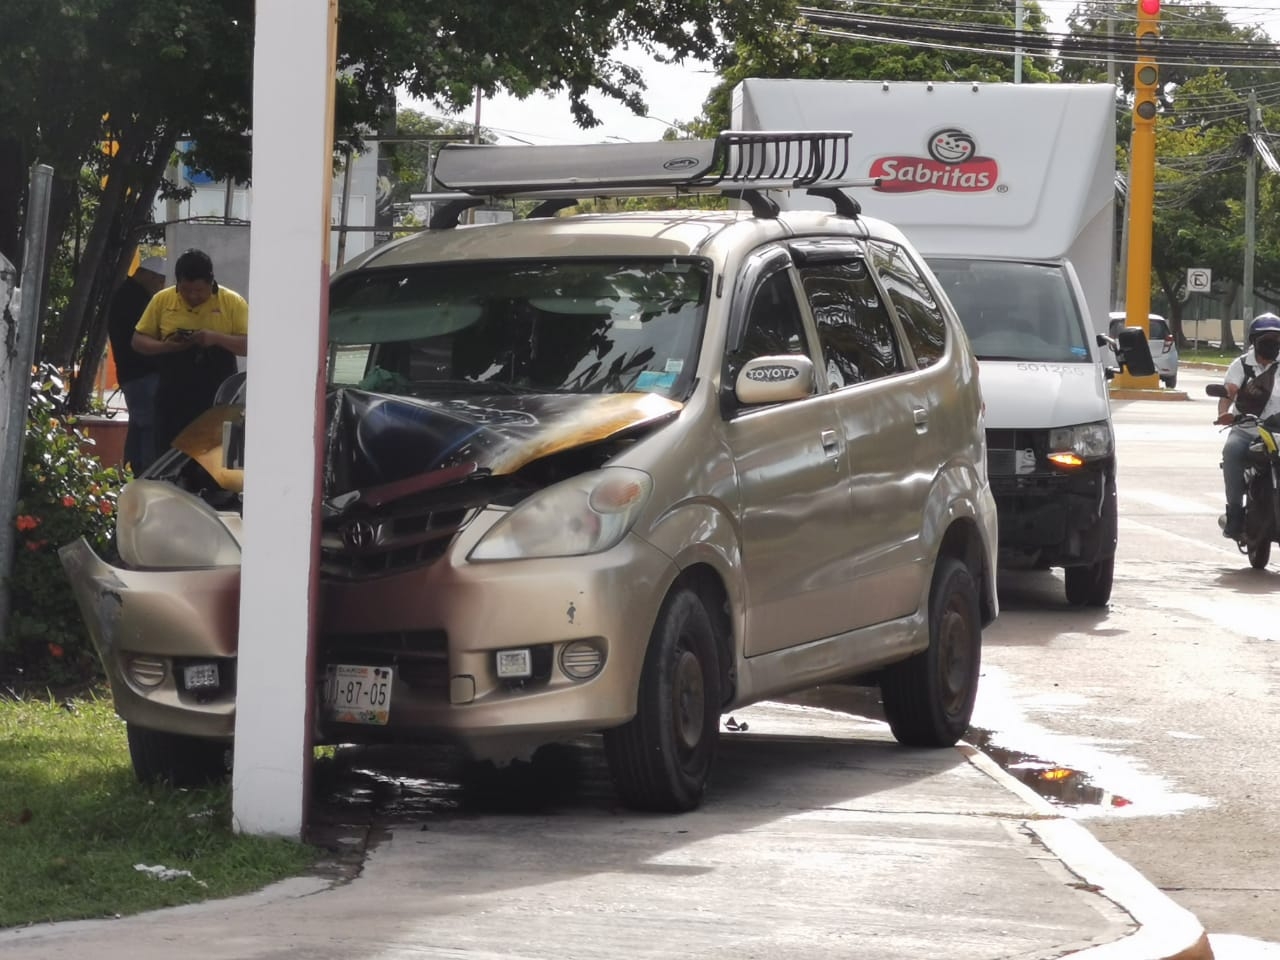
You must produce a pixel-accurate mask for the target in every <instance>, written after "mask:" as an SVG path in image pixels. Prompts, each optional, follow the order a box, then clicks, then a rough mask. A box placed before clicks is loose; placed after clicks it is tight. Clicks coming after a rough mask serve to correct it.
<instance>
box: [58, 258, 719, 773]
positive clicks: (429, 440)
mask: <svg viewBox="0 0 1280 960" xmlns="http://www.w3.org/2000/svg"><path fill="white" fill-rule="evenodd" d="M567 269H568V271H569V273H570V274H571V276H570V277H569V279H572V280H574V281H576V282H577V283H578V285H579V286H581V285H582V284H583V283H596V284H597V285H599V284H601V283H603V284H606V285H608V286H609V289H608V290H607V291H604V292H603V293H602V292H601V291H599V290H592V291H588V292H585V293H584V294H582V295H581V296H579V297H576V298H575V297H565V296H562V295H559V294H557V296H556V297H555V298H554V299H553V298H552V297H551V296H550V295H548V296H547V297H541V298H540V297H538V296H537V289H538V285H537V284H536V283H533V284H532V289H528V288H529V283H528V282H526V284H525V289H524V292H523V293H522V295H521V296H519V297H515V296H512V295H510V294H508V295H506V296H504V295H503V293H504V290H505V291H512V290H514V289H517V287H518V286H519V284H518V282H516V283H515V284H514V285H513V282H512V281H511V279H510V278H511V274H512V273H515V272H519V271H516V270H512V269H511V268H509V267H508V268H507V269H505V270H504V271H501V275H502V277H503V279H504V281H505V284H503V285H499V284H498V282H497V281H496V280H495V276H496V275H497V274H498V273H499V271H493V270H491V271H489V273H488V274H487V273H486V271H485V269H484V268H483V267H470V268H467V267H457V266H455V267H454V269H452V270H450V271H448V272H447V274H445V273H442V272H440V271H438V270H436V271H435V272H434V275H433V279H435V280H437V281H439V280H441V278H442V277H447V279H448V282H449V283H452V284H453V285H454V286H455V287H456V286H459V285H461V286H463V287H465V288H466V289H465V291H464V292H465V294H466V295H465V296H464V295H461V294H459V296H458V299H457V301H456V302H455V301H454V300H451V299H449V298H448V297H444V296H442V295H441V292H440V286H439V284H438V283H437V284H436V285H435V286H434V287H433V288H432V289H433V293H432V295H431V297H429V298H422V297H419V298H416V299H414V298H406V297H404V296H403V293H402V292H403V291H404V290H405V288H406V286H409V285H411V284H414V283H416V282H418V281H419V280H421V279H422V278H421V277H420V276H418V275H419V274H421V273H423V272H431V271H432V270H433V268H425V267H424V268H416V269H405V270H394V271H380V272H373V271H370V272H368V273H367V274H365V273H357V274H355V275H354V276H349V277H348V278H347V283H346V285H345V287H344V286H343V283H342V280H341V279H340V280H339V281H337V282H335V289H334V293H333V297H332V302H333V310H332V316H331V319H330V338H331V344H330V351H329V383H330V389H329V391H328V394H327V400H326V410H325V428H324V429H325V433H324V437H325V450H324V455H323V462H322V486H321V489H322V500H321V505H320V511H321V516H320V528H321V532H320V550H319V558H318V565H319V578H320V590H319V603H320V610H319V612H318V618H317V623H318V628H317V633H318V635H317V638H316V656H315V662H316V676H315V677H314V678H313V682H314V689H315V692H316V698H317V710H316V731H315V736H316V740H317V742H341V743H348V742H377V741H388V740H398V741H405V740H440V739H447V740H453V741H460V742H462V743H464V744H465V745H466V746H468V747H469V748H470V749H471V751H472V752H473V754H475V755H476V756H480V757H491V758H494V759H506V758H509V757H511V756H518V755H522V754H526V753H527V752H528V751H529V749H531V748H532V747H533V746H536V745H538V744H539V743H543V742H547V741H548V740H550V739H554V738H555V737H556V735H557V734H558V733H561V732H572V731H578V730H582V729H590V728H592V727H595V728H602V727H605V726H608V725H610V724H617V723H621V722H623V721H625V720H626V719H628V717H629V715H630V713H631V712H632V711H633V710H634V676H635V673H636V672H638V664H637V663H633V662H631V661H633V660H635V659H636V657H637V656H638V655H639V656H642V655H643V645H642V644H641V645H636V644H632V643H629V642H626V643H624V642H622V638H623V636H624V635H625V636H626V637H627V638H629V637H630V635H631V634H633V633H645V632H647V630H648V623H647V620H648V619H651V614H652V610H651V609H647V608H648V607H651V606H652V605H653V600H652V598H651V597H650V596H649V595H648V593H646V592H644V591H641V590H636V589H635V585H636V582H637V580H639V581H640V582H645V581H654V582H657V581H658V580H661V579H662V575H661V574H660V573H659V572H658V571H660V570H662V569H664V568H665V567H667V566H669V564H670V560H669V558H667V557H665V556H664V555H662V554H661V553H660V552H659V551H657V550H656V549H655V548H653V547H652V546H650V545H648V544H647V543H645V542H643V541H642V540H640V539H639V538H635V537H630V536H629V533H630V530H631V527H632V525H633V524H634V523H635V521H636V519H637V517H638V516H639V513H640V511H642V510H643V509H644V508H645V506H646V504H647V502H648V499H649V496H650V493H651V490H652V479H651V477H650V476H649V474H648V473H646V472H645V471H643V470H639V469H635V468H632V467H627V466H620V465H617V464H616V463H615V461H616V460H617V458H618V456H619V454H621V453H623V452H624V451H626V450H628V449H630V448H631V447H633V446H634V445H635V444H636V443H637V442H638V441H639V440H640V439H642V438H643V437H645V436H646V435H648V434H650V433H651V432H652V431H654V430H655V429H658V428H659V427H661V426H662V425H663V424H666V423H668V422H670V421H671V420H673V419H674V418H675V417H676V416H677V415H678V414H679V412H680V410H681V409H682V406H683V403H682V395H683V393H684V392H686V391H687V389H688V384H689V382H690V380H691V377H692V370H693V367H694V362H693V361H694V359H695V352H694V351H695V350H696V348H695V346H694V345H696V344H697V343H698V342H699V337H700V332H701V324H702V320H703V314H704V308H705V273H704V270H703V268H702V267H700V266H699V265H698V264H696V263H695V262H691V261H689V262H683V263H680V262H673V261H672V260H670V259H668V260H667V261H666V262H665V263H627V264H618V263H607V264H605V263H601V264H597V265H595V266H594V267H593V266H592V265H591V264H589V263H574V264H571V265H569V266H568V267H567ZM527 272H528V274H529V277H526V281H528V280H529V278H530V277H534V276H537V275H541V276H542V277H543V278H544V279H545V280H546V282H547V285H548V286H556V287H558V288H562V287H563V286H564V283H563V281H564V280H565V279H566V278H565V276H557V270H556V268H555V267H554V266H552V265H530V266H529V268H528V270H527ZM560 272H561V273H563V271H560ZM459 274H465V275H467V276H469V277H470V283H469V284H467V283H465V282H463V281H465V280H466V279H467V277H465V276H464V278H463V281H459V280H458V275H459ZM637 276H643V277H644V279H645V284H646V293H647V299H641V298H640V297H639V296H623V297H619V294H618V290H617V289H616V288H617V287H618V286H619V285H625V284H627V283H628V282H629V280H628V278H634V277H637ZM655 278H656V283H655ZM500 286H501V288H499V287H500ZM481 290H484V291H485V292H486V293H485V297H484V298H481V297H480V296H479V294H478V291H481ZM606 294H608V295H606ZM620 300H621V303H619V301H620ZM458 302H462V303H464V305H465V309H463V308H461V307H459V306H458ZM477 304H481V306H477ZM494 317H497V318H500V322H495V323H492V324H490V326H489V327H488V328H487V329H486V330H484V331H483V336H480V335H479V334H480V333H481V331H479V330H478V329H477V328H478V327H479V326H480V325H481V324H483V323H486V322H488V321H489V320H490V319H491V318H494ZM410 318H411V321H412V322H410ZM519 324H525V326H524V327H523V328H522V329H520V330H518V331H517V330H515V329H513V328H514V327H516V326H518V325H519ZM676 351H682V352H681V353H675V352H676ZM539 364H541V366H539ZM685 370H687V372H685V373H683V374H682V371H685ZM224 394H225V395H224V396H221V397H220V398H219V399H220V400H224V401H225V402H221V403H218V404H216V405H215V406H214V408H213V409H211V410H209V411H208V412H206V413H205V414H204V415H203V416H202V417H201V418H199V419H198V420H196V421H195V422H193V423H192V424H191V425H190V426H189V427H188V428H187V429H186V430H185V431H184V432H183V433H182V434H181V435H180V436H179V437H178V438H177V440H175V443H174V447H175V449H173V450H171V451H169V452H168V453H167V454H166V455H165V456H163V457H162V458H161V459H159V460H158V461H157V462H156V463H155V464H153V466H152V467H151V468H150V469H149V470H148V471H147V472H146V474H145V475H144V476H143V477H142V478H140V479H137V480H135V481H133V482H132V483H130V484H128V485H127V486H126V487H125V489H124V490H123V491H122V493H121V496H120V500H119V515H118V520H117V529H116V537H115V542H114V553H113V555H112V556H110V557H101V556H98V555H97V554H96V553H95V552H94V550H93V549H92V548H91V547H90V546H89V545H88V544H87V543H85V542H83V541H81V542H78V543H74V544H71V545H68V546H66V547H64V548H63V550H62V551H61V558H62V561H63V565H64V568H65V569H66V571H67V573H68V576H69V577H70V579H71V582H72V584H73V587H74V589H75V593H76V598H77V601H78V603H79V606H80V608H81V611H82V613H83V615H84V618H85V621H86V623H87V624H88V628H89V631H90V634H91V636H92V639H93V642H94V644H95V646H96V648H97V650H98V653H99V655H100V657H101V660H102V663H103V666H104V669H105V671H106V673H107V676H108V680H109V682H110V685H111V689H112V694H113V698H114V701H115V707H116V711H117V712H118V713H119V714H120V716H121V717H122V718H123V719H124V720H125V721H126V722H127V724H128V729H129V738H130V748H131V753H132V756H133V761H134V767H135V772H136V773H137V774H138V776H139V777H140V778H142V779H156V778H161V779H166V780H170V781H173V782H178V783H183V782H198V781H200V780H204V779H208V778H209V777H213V776H217V775H219V774H220V773H221V772H223V771H224V770H225V769H226V766H225V754H226V748H227V747H229V745H230V743H231V739H232V736H233V733H234V708H235V692H236V678H235V673H236V654H237V649H238V644H239V637H238V619H239V587H240V566H239V564H240V542H241V532H242V505H243V499H244V495H245V494H244V476H245V474H244V469H243V468H244V464H243V449H244V442H243V437H244V429H245V409H246V407H245V402H244V399H245V398H244V389H243V384H242V383H231V382H229V383H228V384H227V385H226V387H225V389H224ZM252 409H253V410H254V411H256V410H258V409H261V408H260V407H259V406H258V405H257V404H256V403H255V405H254V407H253V408H252ZM255 415H258V414H256V412H251V413H250V414H249V416H250V417H252V416H255ZM262 415H266V416H269V415H270V412H269V408H268V409H267V410H266V411H265V413H264V414H262ZM252 482H264V481H263V480H256V479H255V480H253V481H251V483H252ZM267 482H269V481H267ZM249 496H250V497H251V496H252V491H251V490H250V492H249ZM513 561H519V562H513ZM628 594H629V595H630V596H631V597H632V599H631V600H627V599H626V597H627V596H628ZM551 595H554V596H555V598H556V599H555V610H556V615H555V617H554V618H553V617H550V616H547V615H545V614H541V613H539V614H535V613H534V610H535V606H536V607H537V608H538V609H540V610H545V609H546V606H547V601H546V598H547V597H548V596H551ZM605 595H609V596H611V597H613V598H614V602H611V603H610V604H608V605H604V604H600V605H596V604H593V603H591V602H590V599H592V598H594V597H599V596H605ZM619 597H622V598H623V599H621V600H619V599H617V598H619ZM575 603H576V606H575ZM578 608H581V612H580V613H579V612H578ZM566 611H567V612H566ZM633 647H634V648H636V649H638V650H639V654H637V652H636V649H632V648H633ZM613 662H617V663H618V664H619V666H620V669H613V670H610V669H609V666H610V664H611V663H613Z"/></svg>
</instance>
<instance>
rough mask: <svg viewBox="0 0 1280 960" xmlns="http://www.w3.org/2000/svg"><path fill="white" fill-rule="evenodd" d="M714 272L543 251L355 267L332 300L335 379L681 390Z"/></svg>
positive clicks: (389, 387) (463, 387)
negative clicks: (523, 256)
mask: <svg viewBox="0 0 1280 960" xmlns="http://www.w3.org/2000/svg"><path fill="white" fill-rule="evenodd" d="M709 272H710V268H709V266H708V265H707V264H706V263H705V262H704V261H700V260H680V259H675V258H670V257H668V258H666V259H663V260H638V259H627V260H540V261H516V262H513V261H509V260H508V261H486V262H481V263H449V264H436V265H430V266H413V267H400V268H394V269H382V270H378V269H370V270H364V271H357V272H356V273H353V274H351V275H349V276H347V277H344V278H343V279H342V280H340V281H339V282H337V283H335V284H334V287H333V290H332V291H331V292H330V296H329V382H330V383H331V384H333V385H340V386H356V387H359V388H361V389H364V390H371V391H376V392H380V393H396V394H408V395H417V396H434V395H439V394H440V393H446V392H486V393H494V392H503V393H516V392H518V393H525V392H530V393H624V392H628V391H642V392H649V393H660V394H662V395H663V396H667V397H673V398H683V397H685V396H686V395H687V394H688V390H689V387H690V385H691V384H692V381H693V373H694V368H695V366H696V362H697V350H698V344H699V343H700V342H701V339H702V325H703V320H704V317H705V313H706V303H707V290H708V288H709V283H708V276H709Z"/></svg>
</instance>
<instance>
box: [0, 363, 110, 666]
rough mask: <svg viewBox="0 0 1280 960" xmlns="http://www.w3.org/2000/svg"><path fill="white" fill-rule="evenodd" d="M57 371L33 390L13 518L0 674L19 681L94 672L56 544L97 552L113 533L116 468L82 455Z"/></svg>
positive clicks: (44, 373) (48, 371)
mask: <svg viewBox="0 0 1280 960" xmlns="http://www.w3.org/2000/svg"><path fill="white" fill-rule="evenodd" d="M64 399H65V391H64V386H63V382H62V379H61V378H60V377H59V375H58V373H57V371H56V370H54V369H52V368H41V370H40V373H39V376H38V377H37V379H36V382H35V383H33V384H32V388H31V405H30V407H29V408H28V410H27V432H26V441H25V445H24V447H23V451H22V479H21V481H20V485H19V488H18V510H17V515H16V517H15V519H14V521H13V523H14V526H15V528H16V533H15V536H14V557H13V574H12V578H11V580H10V583H9V589H10V601H9V611H10V612H9V629H8V630H7V632H6V635H5V636H4V638H3V639H0V674H2V675H12V676H15V677H17V678H20V679H21V680H22V681H23V682H24V683H67V682H77V681H81V680H85V679H88V678H90V677H92V676H94V675H95V674H96V673H98V672H99V667H98V660H97V656H96V655H95V654H94V652H93V647H92V644H91V643H90V642H89V636H88V633H87V631H86V630H85V627H84V623H83V621H82V620H81V618H80V611H79V609H78V608H77V607H76V603H75V598H74V597H73V595H72V593H71V584H70V583H69V582H68V581H67V577H66V575H65V574H64V573H63V570H62V564H61V563H60V562H59V561H58V548H59V547H61V546H63V545H64V544H67V543H70V542H72V541H74V540H76V539H77V538H79V537H86V538H88V540H89V541H90V543H92V544H93V545H94V546H95V547H96V548H97V549H99V550H103V549H104V548H105V547H106V546H107V543H108V541H109V540H110V538H111V532H112V527H113V520H114V516H115V507H116V495H117V493H118V492H119V489H120V487H121V486H122V485H123V483H124V481H125V479H126V478H125V477H124V475H123V474H122V473H121V471H119V470H117V469H115V468H114V467H104V466H103V465H102V463H101V461H99V460H98V458H97V457H94V456H91V455H89V454H87V453H85V450H84V445H85V444H87V443H88V442H89V441H88V440H87V439H86V438H85V437H84V436H83V434H81V433H80V431H78V430H76V429H75V426H74V424H75V420H74V418H73V417H69V416H68V415H67V414H66V411H65V405H64Z"/></svg>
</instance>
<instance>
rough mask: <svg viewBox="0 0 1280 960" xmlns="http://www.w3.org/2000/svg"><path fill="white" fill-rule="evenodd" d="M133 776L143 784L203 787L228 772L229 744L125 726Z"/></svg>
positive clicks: (130, 725) (224, 777)
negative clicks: (159, 783) (157, 782)
mask: <svg viewBox="0 0 1280 960" xmlns="http://www.w3.org/2000/svg"><path fill="white" fill-rule="evenodd" d="M125 728H126V731H127V733H128V736H129V757H130V759H132V760H133V774H134V776H135V777H137V778H138V780H139V781H140V782H142V783H151V782H154V781H163V782H164V783H168V784H170V785H171V786H175V787H203V786H207V785H208V784H210V783H217V782H219V781H221V780H224V779H226V776H227V774H228V773H230V772H231V744H229V743H226V742H225V741H222V740H208V739H205V738H204V737H189V736H186V735H184V734H180V733H165V732H163V731H161V730H148V729H147V728H146V727H140V726H138V725H137V724H135V723H128V724H125Z"/></svg>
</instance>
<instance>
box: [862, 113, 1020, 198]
mask: <svg viewBox="0 0 1280 960" xmlns="http://www.w3.org/2000/svg"><path fill="white" fill-rule="evenodd" d="M928 151H929V156H927V157H879V158H877V159H876V160H873V161H872V163H871V171H870V174H869V175H870V176H872V177H875V178H876V179H877V180H879V181H880V182H879V183H878V184H877V185H876V189H877V190H879V191H880V192H882V193H914V192H916V191H919V190H945V191H948V192H951V193H981V192H982V191H984V190H990V189H991V188H992V187H994V186H995V185H996V179H997V177H998V176H999V174H1000V168H999V166H998V165H997V164H996V161H995V159H994V158H993V157H979V156H978V155H977V153H978V145H977V143H976V142H974V139H973V137H972V136H971V135H970V134H968V133H965V131H963V130H961V129H959V128H958V127H946V128H944V129H942V130H938V131H936V132H935V133H933V134H932V135H930V137H929V140H928Z"/></svg>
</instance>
